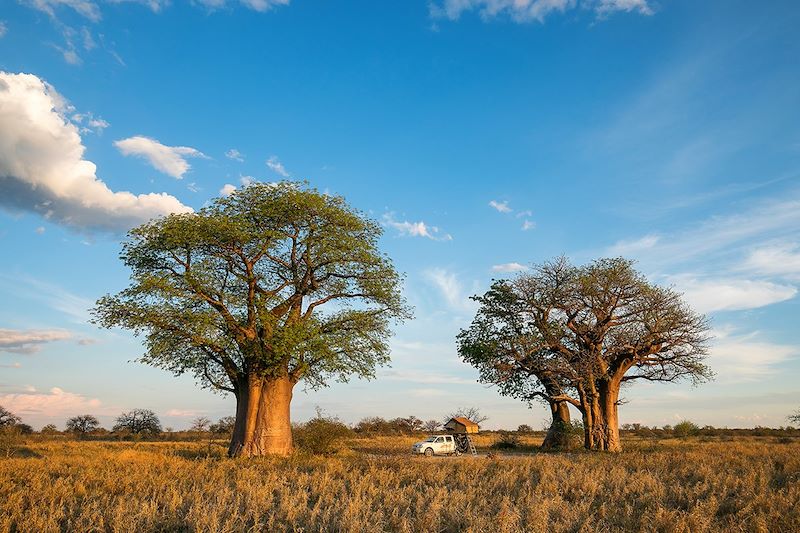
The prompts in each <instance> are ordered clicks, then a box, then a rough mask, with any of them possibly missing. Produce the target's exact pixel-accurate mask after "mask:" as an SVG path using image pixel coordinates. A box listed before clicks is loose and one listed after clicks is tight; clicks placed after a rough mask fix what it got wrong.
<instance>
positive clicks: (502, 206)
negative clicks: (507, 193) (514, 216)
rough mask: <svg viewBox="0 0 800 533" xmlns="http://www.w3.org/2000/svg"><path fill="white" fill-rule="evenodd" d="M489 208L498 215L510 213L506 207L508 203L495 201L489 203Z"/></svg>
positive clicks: (509, 209)
mask: <svg viewBox="0 0 800 533" xmlns="http://www.w3.org/2000/svg"><path fill="white" fill-rule="evenodd" d="M489 207H491V208H492V209H494V210H496V211H499V212H500V213H510V212H511V211H512V209H511V208H510V207H508V202H498V201H497V200H491V201H489Z"/></svg>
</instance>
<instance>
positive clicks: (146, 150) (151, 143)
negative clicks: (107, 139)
mask: <svg viewBox="0 0 800 533" xmlns="http://www.w3.org/2000/svg"><path fill="white" fill-rule="evenodd" d="M114 146H116V147H117V148H118V149H119V151H120V152H122V155H126V156H127V155H132V156H137V157H141V158H143V159H145V160H146V161H147V162H149V163H150V164H151V165H153V168H155V169H156V170H159V171H161V172H163V173H164V174H167V175H168V176H172V177H173V178H175V179H181V178H183V175H184V174H186V172H188V170H189V169H190V168H191V165H189V162H188V161H186V158H187V157H202V158H205V157H206V155H205V154H204V153H203V152H201V151H199V150H197V149H195V148H191V147H189V146H167V145H165V144H161V143H160V142H158V141H157V140H155V139H151V138H150V137H144V136H142V135H136V136H134V137H129V138H127V139H121V140H119V141H114Z"/></svg>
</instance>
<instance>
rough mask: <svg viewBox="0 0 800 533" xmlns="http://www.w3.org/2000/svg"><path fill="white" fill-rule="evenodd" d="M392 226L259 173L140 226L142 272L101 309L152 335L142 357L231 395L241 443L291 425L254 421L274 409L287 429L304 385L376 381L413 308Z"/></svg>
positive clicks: (110, 320) (133, 250)
mask: <svg viewBox="0 0 800 533" xmlns="http://www.w3.org/2000/svg"><path fill="white" fill-rule="evenodd" d="M381 233H382V231H381V227H380V226H379V225H378V224H377V223H375V222H374V221H372V220H370V219H369V218H367V217H366V216H364V215H363V214H361V213H360V212H358V211H356V210H355V209H353V208H351V207H350V206H348V205H347V203H346V202H345V201H344V199H343V198H341V197H339V196H331V195H327V194H321V193H319V192H318V191H316V190H314V189H309V188H307V187H306V186H305V185H304V184H298V183H293V182H281V183H277V184H260V183H255V184H251V185H249V186H247V187H244V188H242V189H240V190H237V191H235V192H234V193H232V194H231V195H230V196H228V197H223V198H218V199H216V200H215V201H214V202H212V203H211V205H209V206H207V207H204V208H203V209H201V210H200V211H199V212H197V213H190V214H175V215H170V216H168V217H165V218H161V219H158V220H155V221H152V222H150V223H148V224H144V225H142V226H140V227H138V228H135V229H134V230H132V231H131V232H130V234H129V236H128V239H127V241H126V242H125V243H124V245H123V251H122V254H121V257H122V260H123V262H124V263H125V264H126V265H127V266H128V267H130V269H131V271H132V274H131V279H132V283H131V285H130V287H128V288H127V289H125V290H123V291H121V292H120V293H119V294H116V295H109V296H106V297H104V298H102V299H101V300H100V301H98V304H97V307H96V309H95V318H96V320H97V322H98V323H99V324H101V325H103V326H106V327H112V326H121V327H125V328H128V329H131V330H133V331H134V332H135V333H136V334H142V335H144V336H145V344H146V352H145V354H144V355H143V356H142V358H141V360H142V361H143V362H145V363H148V364H151V365H154V366H158V367H161V368H164V369H166V370H169V371H171V372H174V373H176V374H182V373H186V372H189V373H192V374H193V375H194V376H196V377H197V378H198V379H199V381H200V382H201V383H202V384H203V385H205V386H208V387H211V388H214V389H217V390H221V391H227V392H232V393H234V394H235V395H236V397H237V424H239V425H238V426H237V430H235V431H234V441H237V439H238V440H239V441H242V442H244V440H246V439H248V438H250V437H247V436H246V435H244V433H243V432H245V433H246V432H251V431H257V432H260V433H261V434H262V435H267V434H270V435H274V434H277V433H280V432H278V431H277V429H275V427H274V426H273V428H272V429H270V430H269V431H267V430H266V426H264V427H263V428H261V429H257V428H256V424H255V421H254V419H252V417H254V416H262V417H263V416H266V414H269V413H273V412H276V410H285V411H286V414H285V415H283V414H282V415H280V418H281V420H283V419H284V418H285V419H287V420H286V421H284V422H278V421H277V419H275V420H272V421H271V422H267V421H266V419H264V420H265V421H264V424H278V423H279V424H280V425H281V426H282V429H281V432H283V433H284V434H285V433H286V432H288V431H289V426H288V405H289V402H290V400H291V388H292V387H293V386H294V384H295V383H297V382H298V381H300V380H303V381H304V382H305V383H306V385H307V386H308V387H311V388H316V387H320V386H323V385H325V384H326V383H327V382H328V381H329V380H330V379H336V380H340V381H346V380H347V379H349V378H350V377H351V376H354V375H355V376H359V377H365V378H369V377H372V376H374V372H375V368H376V367H377V366H379V365H383V364H386V363H387V362H388V360H389V347H388V338H389V335H390V326H391V325H392V323H393V322H394V321H397V320H402V319H404V318H407V317H409V316H410V310H409V308H408V307H407V306H406V304H405V302H404V300H403V298H402V296H401V295H400V284H401V277H400V275H399V274H398V273H397V272H396V271H395V269H394V267H393V265H392V263H391V261H390V260H389V258H388V257H386V256H385V254H382V253H381V252H380V251H379V250H378V239H379V237H380V235H381ZM278 388H280V390H277V389H278ZM262 397H263V398H262ZM259 401H261V402H262V403H263V404H264V405H265V407H264V409H263V410H261V409H260V408H259V407H258V402H259ZM284 404H285V405H284ZM250 411H252V412H250ZM248 412H249V414H248ZM258 413H261V414H260V415H259V414H258ZM276 416H277V415H276ZM248 417H251V418H250V419H251V420H253V424H250V425H248V423H246V419H248ZM283 426H285V427H283ZM282 439H283V441H284V442H283V444H281V446H282V449H284V450H289V449H290V448H291V444H290V443H291V440H290V439H291V434H290V433H289V435H288V436H287V437H282ZM286 439H289V440H288V442H286ZM248 442H249V441H248ZM240 444H241V443H240ZM242 445H243V444H242ZM233 446H234V444H233V442H232V447H233ZM248 453H251V452H248ZM252 453H255V452H252ZM258 453H260V452H258ZM282 453H283V452H282Z"/></svg>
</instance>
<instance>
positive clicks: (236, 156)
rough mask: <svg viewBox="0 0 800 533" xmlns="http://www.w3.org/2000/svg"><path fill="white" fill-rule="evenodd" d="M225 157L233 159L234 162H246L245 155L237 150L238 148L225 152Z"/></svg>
mask: <svg viewBox="0 0 800 533" xmlns="http://www.w3.org/2000/svg"><path fill="white" fill-rule="evenodd" d="M225 157H227V158H228V159H233V160H234V161H239V162H242V161H244V154H242V152H240V151H239V150H237V149H236V148H231V149H230V150H228V151H227V152H225Z"/></svg>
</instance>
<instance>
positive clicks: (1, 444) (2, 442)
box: [0, 425, 22, 457]
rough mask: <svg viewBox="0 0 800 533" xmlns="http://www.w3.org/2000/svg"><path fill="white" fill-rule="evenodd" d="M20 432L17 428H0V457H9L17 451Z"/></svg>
mask: <svg viewBox="0 0 800 533" xmlns="http://www.w3.org/2000/svg"><path fill="white" fill-rule="evenodd" d="M21 436H22V432H21V431H20V430H19V427H18V426H16V425H14V426H10V425H9V426H0V457H11V456H12V455H14V452H15V451H16V450H17V447H18V446H19V443H20V440H21Z"/></svg>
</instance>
